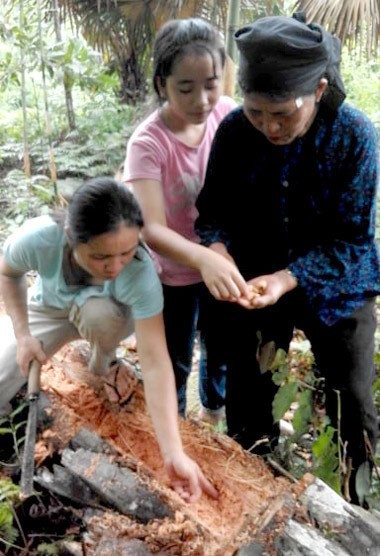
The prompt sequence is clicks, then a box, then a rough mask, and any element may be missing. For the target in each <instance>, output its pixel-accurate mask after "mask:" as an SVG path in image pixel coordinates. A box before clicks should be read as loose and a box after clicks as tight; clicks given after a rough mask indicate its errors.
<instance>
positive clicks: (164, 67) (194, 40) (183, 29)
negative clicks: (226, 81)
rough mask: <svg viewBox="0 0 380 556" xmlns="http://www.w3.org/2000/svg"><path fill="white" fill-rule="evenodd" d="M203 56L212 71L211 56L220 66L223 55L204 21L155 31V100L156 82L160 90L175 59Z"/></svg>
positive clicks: (177, 22)
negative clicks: (207, 56)
mask: <svg viewBox="0 0 380 556" xmlns="http://www.w3.org/2000/svg"><path fill="white" fill-rule="evenodd" d="M205 53H206V54H209V55H210V56H211V58H212V59H213V61H214V72H215V53H218V55H219V56H220V61H221V64H222V67H223V66H224V63H225V61H226V53H225V50H224V45H223V41H222V38H221V36H220V34H219V32H218V31H217V30H216V29H215V28H214V27H213V26H212V25H210V24H209V23H207V21H204V20H203V19H199V18H196V17H193V18H188V19H173V20H171V21H168V22H167V23H165V24H164V25H163V26H162V27H161V29H160V30H159V31H158V33H157V35H156V39H155V43H154V47H153V87H154V90H155V92H156V93H157V96H158V98H160V92H159V88H158V85H157V81H158V79H160V80H161V84H162V86H163V87H164V86H165V80H166V78H167V77H169V76H170V75H171V73H172V70H173V65H174V63H175V62H176V61H178V59H179V58H181V57H184V56H187V55H189V54H197V55H199V56H202V55H204V54H205Z"/></svg>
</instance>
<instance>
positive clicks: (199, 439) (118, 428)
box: [36, 342, 305, 556]
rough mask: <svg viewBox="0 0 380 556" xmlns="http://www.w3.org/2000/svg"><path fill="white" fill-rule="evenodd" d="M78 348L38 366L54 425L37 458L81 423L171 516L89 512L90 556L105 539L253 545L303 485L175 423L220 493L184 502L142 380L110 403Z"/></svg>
mask: <svg viewBox="0 0 380 556" xmlns="http://www.w3.org/2000/svg"><path fill="white" fill-rule="evenodd" d="M85 352H86V350H85V349H83V345H82V346H81V342H74V343H72V344H70V345H68V346H66V347H64V348H63V349H62V350H61V351H60V352H58V353H57V354H56V356H54V357H53V358H52V359H51V361H50V362H49V363H48V364H47V365H45V367H44V368H43V372H42V377H41V383H42V389H43V390H44V391H45V393H46V394H47V395H48V397H49V398H50V400H51V402H52V415H53V417H54V425H53V426H52V427H51V428H50V429H48V430H46V431H44V433H43V436H42V438H41V439H40V440H39V442H38V445H37V448H36V454H37V461H38V463H39V464H41V463H42V462H43V461H44V459H45V458H46V457H47V456H49V455H51V454H53V453H54V452H57V451H60V450H62V449H63V448H64V447H66V446H67V445H68V443H69V441H70V439H71V438H72V437H73V436H74V435H75V434H76V432H77V431H78V430H79V429H80V428H82V427H86V428H89V429H91V430H93V431H94V432H96V433H97V434H98V435H99V436H101V437H102V438H103V439H105V440H106V441H107V442H108V443H109V444H111V445H112V446H113V447H114V448H115V449H116V451H117V453H118V454H119V455H120V458H121V461H122V462H123V465H125V466H128V467H130V468H131V469H133V470H135V471H136V473H138V475H139V476H140V478H141V479H142V480H143V481H145V482H146V483H147V484H148V486H149V488H150V489H152V490H155V491H156V492H158V493H159V494H160V496H161V498H163V499H164V500H165V501H166V502H168V503H169V505H170V506H171V508H172V509H173V510H174V515H175V518H174V519H172V520H170V519H168V518H166V519H164V520H154V521H152V522H150V523H149V524H147V525H142V524H139V523H136V522H134V521H133V520H132V519H130V518H128V517H126V516H121V515H120V514H115V513H113V512H108V513H106V514H103V515H102V516H101V517H100V516H97V517H96V516H94V517H93V519H92V521H91V524H90V531H91V534H90V536H89V539H91V540H89V546H88V547H87V548H88V554H89V555H90V554H95V547H96V545H99V542H101V540H102V539H104V538H113V539H118V538H130V539H141V540H143V541H144V542H145V543H146V544H147V545H148V546H149V549H150V550H151V551H152V552H154V553H159V552H160V551H164V553H165V554H170V555H176V554H178V555H183V556H186V555H193V556H197V555H199V556H218V555H220V556H222V555H223V556H228V555H231V554H233V553H234V552H235V551H236V549H237V548H238V547H239V546H241V545H244V544H247V543H249V541H251V542H252V539H253V538H254V537H255V535H257V534H258V533H259V532H260V531H261V530H263V528H264V526H265V524H266V522H268V519H269V517H268V516H270V517H273V515H274V514H276V513H278V510H279V509H280V508H281V507H282V506H283V505H284V503H285V502H284V501H285V500H286V498H287V497H289V496H290V497H292V498H293V500H294V498H295V497H297V496H298V495H299V493H300V492H301V491H302V490H303V488H304V486H305V485H302V484H301V483H300V484H298V485H294V484H292V483H290V482H289V481H288V479H286V478H284V477H275V476H274V475H273V473H272V471H271V470H270V469H269V468H268V466H267V465H266V464H265V462H264V461H263V460H262V459H261V458H259V457H257V456H253V455H250V454H248V453H247V452H245V451H244V450H242V448H241V447H240V446H239V445H238V444H237V443H236V442H234V441H233V440H232V439H230V438H228V437H227V436H225V435H222V434H218V433H212V432H210V431H209V430H207V429H205V428H204V427H202V426H201V425H200V424H199V423H196V422H192V421H184V420H181V423H180V430H181V436H182V439H183V444H184V447H185V450H186V452H187V453H188V454H189V455H190V456H191V457H192V458H194V459H195V460H196V461H197V462H198V463H199V465H200V466H201V468H202V470H203V472H204V473H205V475H206V477H207V478H208V479H209V480H211V481H212V483H213V484H214V485H215V487H216V488H217V489H218V491H219V493H220V496H219V499H218V500H212V499H211V498H209V497H207V496H206V495H203V496H202V497H201V499H200V500H199V501H198V502H196V503H194V504H186V503H184V502H183V501H182V500H181V499H180V497H179V496H178V495H177V494H176V493H175V492H173V491H172V490H171V489H170V488H169V486H168V481H167V478H166V475H165V473H164V471H163V468H162V460H161V457H160V453H159V449H158V445H157V443H156V440H155V436H154V432H153V428H152V425H151V421H150V418H149V416H148V415H147V413H146V408H145V402H144V397H143V389H142V385H141V384H137V385H136V387H135V389H134V393H133V395H132V396H130V397H129V401H128V403H124V404H123V405H119V404H117V403H111V402H110V401H109V400H107V399H106V398H105V397H104V396H102V395H101V394H97V393H96V392H95V390H94V389H93V388H91V387H89V386H88V385H87V384H86V383H85V382H84V381H83V380H84V377H86V376H87V373H86V371H87V368H86V357H85ZM73 376H77V377H78V379H77V380H76V379H74V378H73Z"/></svg>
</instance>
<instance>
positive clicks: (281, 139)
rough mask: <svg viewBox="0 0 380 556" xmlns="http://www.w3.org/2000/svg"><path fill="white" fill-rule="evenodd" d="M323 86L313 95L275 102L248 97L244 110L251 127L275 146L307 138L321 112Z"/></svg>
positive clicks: (322, 83) (261, 96)
mask: <svg viewBox="0 0 380 556" xmlns="http://www.w3.org/2000/svg"><path fill="white" fill-rule="evenodd" d="M326 83H327V82H326V81H325V80H321V83H320V85H319V87H318V89H317V91H316V92H315V94H313V95H308V96H303V97H298V98H292V99H290V100H286V101H284V102H274V101H272V100H270V99H268V98H267V97H265V96H263V95H260V94H258V93H249V94H246V95H245V97H244V103H243V109H244V113H245V115H246V117H247V118H248V120H249V121H250V122H251V124H252V125H253V126H254V127H255V128H256V129H257V130H258V131H260V132H261V133H263V135H265V137H266V138H267V139H268V141H269V142H270V143H272V144H274V145H289V144H290V143H292V142H293V141H294V140H295V139H296V138H297V137H302V136H303V135H305V133H306V132H307V130H308V129H309V128H310V126H311V124H312V123H313V121H314V118H315V115H316V113H317V109H316V103H318V102H319V101H320V100H321V97H322V94H323V92H324V90H325V88H326Z"/></svg>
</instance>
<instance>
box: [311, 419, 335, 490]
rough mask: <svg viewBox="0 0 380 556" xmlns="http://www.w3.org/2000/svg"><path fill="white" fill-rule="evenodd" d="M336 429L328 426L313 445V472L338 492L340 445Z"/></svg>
mask: <svg viewBox="0 0 380 556" xmlns="http://www.w3.org/2000/svg"><path fill="white" fill-rule="evenodd" d="M334 436H335V429H334V428H333V427H331V426H328V427H327V428H326V430H325V431H323V432H322V433H321V434H320V435H319V437H318V438H317V439H316V441H315V442H314V444H313V446H312V452H313V457H314V462H313V470H312V472H313V473H314V475H315V476H316V477H319V478H320V479H322V481H324V482H325V483H326V484H328V485H329V486H330V487H331V488H333V489H334V490H335V491H336V492H338V493H339V492H340V489H341V476H340V469H339V456H338V446H337V444H336V442H335V441H334Z"/></svg>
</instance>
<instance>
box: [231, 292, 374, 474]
mask: <svg viewBox="0 0 380 556" xmlns="http://www.w3.org/2000/svg"><path fill="white" fill-rule="evenodd" d="M374 305H375V301H374V299H370V300H368V301H367V302H366V303H365V304H364V306H363V307H361V308H359V309H357V310H356V311H355V312H354V313H353V314H352V315H351V316H350V317H348V318H343V319H340V320H339V321H338V322H337V323H336V324H334V325H333V326H327V325H325V324H323V323H321V322H320V321H319V320H318V319H317V318H316V317H314V316H313V315H312V314H311V311H310V309H308V307H307V305H306V302H305V300H303V299H302V297H301V296H300V295H298V294H296V293H293V294H290V295H289V294H288V295H287V296H284V298H282V299H281V300H280V301H279V302H278V303H277V304H276V305H275V306H273V307H270V308H267V309H262V310H252V311H247V310H244V309H242V308H240V307H238V306H236V305H235V306H234V305H232V304H230V305H229V306H227V305H226V306H225V312H226V315H225V320H226V322H228V329H229V332H228V333H229V339H228V345H229V347H230V349H228V353H227V366H228V371H227V388H226V413H227V424H228V434H229V435H230V436H233V437H235V438H236V440H237V441H238V442H239V443H240V444H242V446H243V447H244V448H246V449H248V448H250V447H251V446H252V445H253V444H254V443H255V442H256V441H257V440H258V439H259V438H260V437H262V436H263V435H269V437H270V438H272V439H275V438H276V435H277V434H278V429H277V428H276V426H275V425H274V423H273V419H272V400H273V397H274V394H275V392H276V390H277V388H276V386H275V385H274V384H273V382H272V378H271V374H270V372H266V373H261V372H260V369H259V365H258V362H257V359H256V352H257V348H258V343H259V340H258V334H259V336H261V338H262V342H263V343H265V342H267V341H270V340H273V341H274V342H275V344H276V348H283V349H285V351H287V350H288V347H289V342H290V340H291V338H292V334H293V327H294V326H296V327H297V328H299V329H300V330H303V331H304V332H305V334H306V336H307V337H308V339H309V341H310V342H311V346H312V351H313V354H314V358H315V362H316V366H317V369H318V371H319V373H320V374H321V375H322V376H323V377H324V378H325V391H326V392H325V393H326V410H327V414H328V416H329V417H330V419H331V422H332V424H333V426H336V425H337V394H336V392H335V390H339V392H340V400H341V423H340V425H341V431H340V432H341V437H342V440H343V442H345V441H347V455H348V456H349V457H351V458H352V463H353V467H354V468H356V469H357V467H358V466H359V465H360V463H361V462H363V461H365V460H366V449H365V444H364V435H363V430H365V431H367V434H368V438H369V440H370V442H371V445H372V448H373V450H375V446H376V439H377V431H378V425H377V412H376V407H375V405H374V402H373V398H372V392H371V386H372V383H373V380H374V376H375V371H374V334H375V329H376V319H375V315H374ZM290 316H291V317H290Z"/></svg>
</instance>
